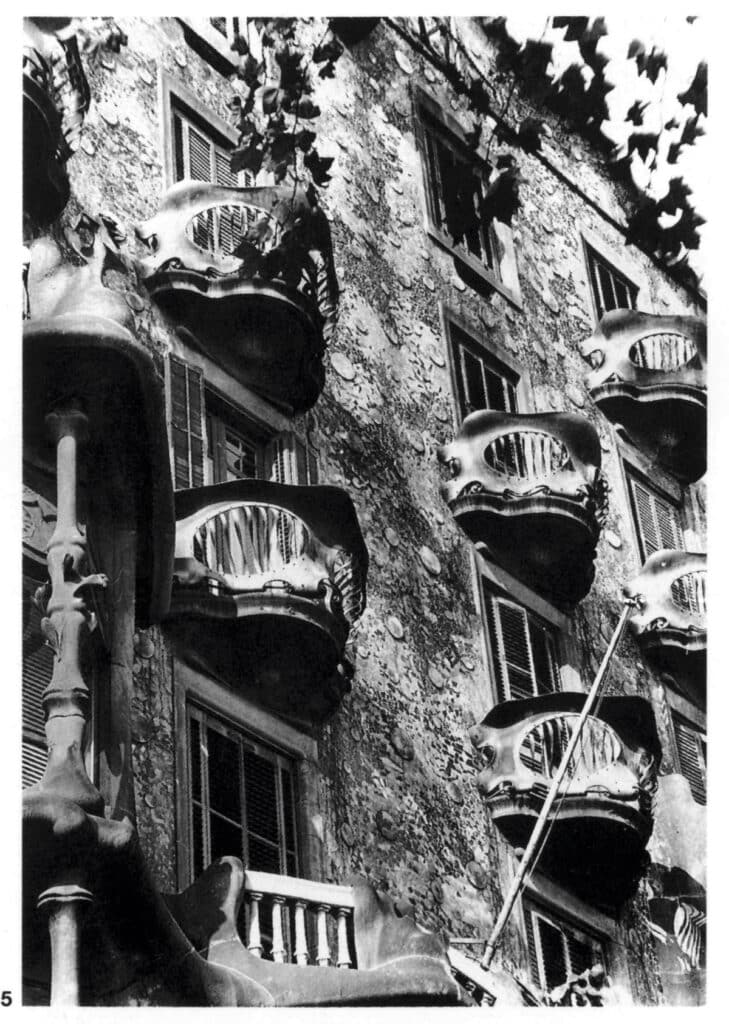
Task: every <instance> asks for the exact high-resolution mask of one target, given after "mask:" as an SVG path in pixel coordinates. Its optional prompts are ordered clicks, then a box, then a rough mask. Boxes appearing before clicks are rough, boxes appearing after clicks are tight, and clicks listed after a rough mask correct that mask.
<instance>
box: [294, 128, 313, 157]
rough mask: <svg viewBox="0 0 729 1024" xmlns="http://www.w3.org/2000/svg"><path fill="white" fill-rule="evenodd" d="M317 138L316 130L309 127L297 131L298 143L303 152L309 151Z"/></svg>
mask: <svg viewBox="0 0 729 1024" xmlns="http://www.w3.org/2000/svg"><path fill="white" fill-rule="evenodd" d="M315 139H316V132H310V131H309V129H308V128H302V130H301V131H300V132H297V133H296V145H297V147H298V148H299V149H300V150H301V152H302V153H308V152H309V150H310V149H311V147H312V145H313V144H314V140H315Z"/></svg>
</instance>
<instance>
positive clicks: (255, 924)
mask: <svg viewBox="0 0 729 1024" xmlns="http://www.w3.org/2000/svg"><path fill="white" fill-rule="evenodd" d="M249 896H250V905H249V907H248V913H249V923H248V952H249V953H251V954H252V955H253V956H257V957H260V956H261V955H262V954H263V944H262V943H261V921H260V917H259V914H258V910H259V908H258V905H259V903H260V902H261V900H262V899H263V893H262V892H252V893H249Z"/></svg>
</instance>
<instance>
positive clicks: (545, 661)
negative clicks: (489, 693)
mask: <svg viewBox="0 0 729 1024" xmlns="http://www.w3.org/2000/svg"><path fill="white" fill-rule="evenodd" d="M484 599H485V602H486V617H487V624H488V639H489V647H490V649H491V658H492V663H493V665H494V667H495V670H496V685H497V695H498V700H499V701H505V700H518V699H522V698H526V697H537V696H539V695H540V694H543V693H554V692H555V691H557V690H558V689H559V666H558V662H557V638H556V636H555V631H554V630H553V629H551V628H550V627H549V626H548V625H547V624H546V623H545V622H543V621H542V620H541V619H540V618H538V617H537V616H536V615H533V614H532V613H531V612H530V611H528V610H527V609H526V608H524V607H523V606H522V605H519V604H516V603H515V602H514V601H509V600H507V598H505V597H498V596H496V595H495V594H489V593H486V594H485V595H484Z"/></svg>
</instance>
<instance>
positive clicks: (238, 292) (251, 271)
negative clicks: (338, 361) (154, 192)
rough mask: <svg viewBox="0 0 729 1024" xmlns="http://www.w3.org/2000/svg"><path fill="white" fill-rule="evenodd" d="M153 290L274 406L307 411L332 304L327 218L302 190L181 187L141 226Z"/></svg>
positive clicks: (317, 386)
mask: <svg viewBox="0 0 729 1024" xmlns="http://www.w3.org/2000/svg"><path fill="white" fill-rule="evenodd" d="M138 234H139V237H140V238H141V239H142V240H143V241H144V242H145V244H146V245H147V246H148V248H149V249H150V250H151V255H150V256H149V257H147V258H145V259H144V260H143V261H142V273H143V276H144V278H145V284H146V286H147V289H148V290H149V292H150V294H151V295H152V297H153V298H154V300H155V301H156V302H157V304H158V305H159V306H160V308H161V309H163V310H164V312H166V313H167V314H168V315H169V316H170V317H171V318H172V319H174V321H175V322H176V323H177V324H178V325H180V326H182V327H184V328H186V329H187V330H189V331H190V332H191V334H193V335H194V337H195V339H196V341H197V343H198V345H199V346H201V347H202V348H203V350H204V351H205V352H207V353H208V354H209V355H210V356H211V357H212V358H214V359H215V360H216V361H217V362H218V363H220V364H221V365H222V366H223V367H224V368H225V369H227V370H228V371H229V372H230V373H231V374H232V375H233V376H234V377H236V378H237V379H238V380H240V381H241V382H242V383H243V384H245V385H246V386H248V387H250V388H251V389H252V390H254V391H256V392H258V393H259V394H261V395H263V396H264V397H265V398H267V399H269V400H270V401H272V402H274V403H276V404H278V405H280V406H283V407H287V408H290V409H293V410H296V411H300V410H303V409H308V408H310V407H311V406H312V405H313V404H314V402H316V400H317V398H318V397H319V394H320V393H321V389H322V387H323V384H324V370H323V366H322V355H323V353H324V349H325V347H326V344H327V342H328V339H329V335H330V333H331V330H332V327H333V324H334V317H335V311H336V304H337V299H338V286H337V279H336V274H335V272H334V259H333V254H332V245H331V235H330V232H329V224H328V222H327V219H326V217H325V216H324V214H323V212H322V211H321V209H320V208H319V207H315V208H314V207H312V206H311V205H310V204H309V202H308V200H307V199H306V198H305V196H304V195H303V194H302V193H301V191H300V190H299V191H298V192H294V190H292V189H290V188H283V187H270V188H266V187H262V188H223V187H220V186H217V185H209V184H206V183H202V182H190V181H187V182H182V183H180V184H178V185H175V186H174V187H173V188H171V189H170V190H169V192H167V194H166V195H165V196H164V198H163V200H162V204H161V206H160V210H159V212H158V213H157V214H156V216H154V217H153V218H152V219H151V220H149V221H147V222H146V223H145V224H143V225H142V226H141V228H140V229H139V230H138Z"/></svg>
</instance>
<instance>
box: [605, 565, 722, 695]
mask: <svg viewBox="0 0 729 1024" xmlns="http://www.w3.org/2000/svg"><path fill="white" fill-rule="evenodd" d="M624 592H625V594H626V596H628V597H631V598H635V599H637V602H638V603H637V606H636V610H635V612H634V613H633V614H632V616H631V617H630V620H629V621H630V626H631V629H632V631H633V634H634V636H635V638H636V639H637V641H638V643H639V644H640V646H641V647H642V649H643V651H644V653H645V655H646V657H647V658H648V659H649V660H650V661H651V662H652V663H653V664H654V665H655V666H656V667H657V668H659V669H661V670H662V671H664V672H668V673H670V674H671V675H672V676H673V677H674V680H675V681H676V684H677V686H678V687H679V688H680V689H683V690H685V691H686V692H687V695H688V696H690V697H691V699H693V700H698V701H699V703H700V704H703V703H704V702H705V700H706V555H704V554H691V553H689V552H686V551H656V552H655V553H654V554H652V555H650V556H649V557H648V558H647V559H646V561H645V564H644V566H643V568H642V569H641V571H640V573H639V574H638V575H637V576H636V577H635V579H633V580H631V582H630V583H629V584H628V585H627V586H626V587H625V591H624Z"/></svg>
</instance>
